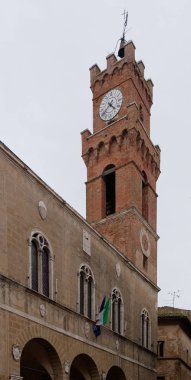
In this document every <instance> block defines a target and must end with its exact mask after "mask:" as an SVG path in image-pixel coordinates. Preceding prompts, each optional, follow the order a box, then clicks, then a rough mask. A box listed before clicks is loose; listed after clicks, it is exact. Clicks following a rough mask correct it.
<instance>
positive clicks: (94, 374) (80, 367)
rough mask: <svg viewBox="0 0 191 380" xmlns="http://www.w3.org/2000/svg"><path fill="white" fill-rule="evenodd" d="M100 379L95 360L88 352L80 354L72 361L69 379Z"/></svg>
mask: <svg viewBox="0 0 191 380" xmlns="http://www.w3.org/2000/svg"><path fill="white" fill-rule="evenodd" d="M76 379H78V380H99V379H100V377H99V372H98V369H97V366H96V364H95V362H94V360H93V359H92V358H91V357H90V356H89V355H87V354H79V355H77V356H76V357H75V358H74V360H73V361H72V364H71V368H70V377H69V380H76Z"/></svg>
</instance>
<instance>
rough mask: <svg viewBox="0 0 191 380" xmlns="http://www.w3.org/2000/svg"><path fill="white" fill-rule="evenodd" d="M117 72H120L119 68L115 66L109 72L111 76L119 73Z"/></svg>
mask: <svg viewBox="0 0 191 380" xmlns="http://www.w3.org/2000/svg"><path fill="white" fill-rule="evenodd" d="M119 73H120V71H119V68H118V67H115V68H114V70H113V71H112V73H111V74H112V76H113V75H119Z"/></svg>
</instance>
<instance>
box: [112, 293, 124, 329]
mask: <svg viewBox="0 0 191 380" xmlns="http://www.w3.org/2000/svg"><path fill="white" fill-rule="evenodd" d="M111 301H112V307H111V321H112V330H113V331H115V332H117V333H119V334H123V319H124V318H123V302H122V297H121V293H120V291H119V290H118V289H116V288H114V289H113V291H112V295H111Z"/></svg>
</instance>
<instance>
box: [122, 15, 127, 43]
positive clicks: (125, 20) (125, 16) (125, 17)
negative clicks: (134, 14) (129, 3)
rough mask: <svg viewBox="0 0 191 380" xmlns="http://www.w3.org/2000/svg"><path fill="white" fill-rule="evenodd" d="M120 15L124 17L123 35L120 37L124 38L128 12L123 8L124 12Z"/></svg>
mask: <svg viewBox="0 0 191 380" xmlns="http://www.w3.org/2000/svg"><path fill="white" fill-rule="evenodd" d="M122 16H123V17H124V25H123V37H122V38H121V39H123V40H124V39H125V35H126V33H127V30H126V29H127V22H128V12H126V10H125V9H124V12H123V13H122Z"/></svg>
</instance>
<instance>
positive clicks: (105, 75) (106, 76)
mask: <svg viewBox="0 0 191 380" xmlns="http://www.w3.org/2000/svg"><path fill="white" fill-rule="evenodd" d="M108 79H109V74H107V73H105V74H104V76H103V82H105V81H107V80H108Z"/></svg>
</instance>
